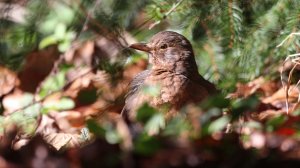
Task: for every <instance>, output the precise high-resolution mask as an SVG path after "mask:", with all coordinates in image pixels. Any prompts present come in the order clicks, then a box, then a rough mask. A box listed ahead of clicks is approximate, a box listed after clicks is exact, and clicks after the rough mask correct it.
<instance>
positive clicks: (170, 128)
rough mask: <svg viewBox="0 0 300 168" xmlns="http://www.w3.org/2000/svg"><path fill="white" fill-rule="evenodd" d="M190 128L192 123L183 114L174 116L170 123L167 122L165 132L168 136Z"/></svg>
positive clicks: (176, 134)
mask: <svg viewBox="0 0 300 168" xmlns="http://www.w3.org/2000/svg"><path fill="white" fill-rule="evenodd" d="M189 129H190V125H189V123H188V121H187V120H186V119H185V118H184V117H183V116H178V117H175V118H172V119H171V121H170V122H168V124H166V128H165V129H164V130H163V134H164V135H166V136H171V135H175V136H178V135H180V134H181V133H182V132H184V131H187V130H189Z"/></svg>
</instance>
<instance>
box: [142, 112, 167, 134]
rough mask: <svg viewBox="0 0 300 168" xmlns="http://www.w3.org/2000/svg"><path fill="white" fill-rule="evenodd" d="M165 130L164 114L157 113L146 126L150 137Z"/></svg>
mask: <svg viewBox="0 0 300 168" xmlns="http://www.w3.org/2000/svg"><path fill="white" fill-rule="evenodd" d="M163 128H165V118H164V115H163V114H162V113H156V114H155V115H153V116H152V117H151V118H150V120H149V121H148V122H147V123H146V125H145V131H146V132H147V133H148V134H149V135H155V134H158V133H159V130H160V129H163Z"/></svg>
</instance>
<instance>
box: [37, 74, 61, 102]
mask: <svg viewBox="0 0 300 168" xmlns="http://www.w3.org/2000/svg"><path fill="white" fill-rule="evenodd" d="M65 82H66V79H65V72H64V71H61V72H58V73H57V74H56V75H53V76H49V77H48V78H47V79H46V80H45V81H44V83H43V84H42V87H41V88H42V89H41V91H40V93H39V95H40V96H41V98H43V97H45V96H46V95H47V94H48V93H49V92H53V91H57V90H59V89H61V88H62V87H63V86H64V85H65Z"/></svg>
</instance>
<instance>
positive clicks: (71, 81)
mask: <svg viewBox="0 0 300 168" xmlns="http://www.w3.org/2000/svg"><path fill="white" fill-rule="evenodd" d="M94 68H95V67H93V68H91V69H90V70H88V71H87V72H85V73H83V74H81V75H79V76H77V77H76V78H74V79H72V80H70V81H68V82H67V83H66V84H65V85H64V86H63V87H62V88H60V89H58V90H55V91H52V92H50V93H48V94H47V95H46V96H45V97H43V98H41V99H39V100H34V101H33V102H31V103H30V104H28V105H26V106H23V107H21V108H19V109H17V110H14V111H12V112H10V113H9V114H13V113H15V112H18V111H22V110H25V109H26V108H28V107H30V106H33V105H35V104H38V103H41V102H43V101H44V100H46V98H48V97H49V96H52V95H54V94H55V93H59V92H61V91H62V90H64V89H65V88H66V87H68V86H69V85H70V84H72V83H73V82H74V81H75V80H77V79H78V78H81V77H83V76H85V75H87V74H89V73H90V72H92V71H93V70H94ZM7 116H8V115H7Z"/></svg>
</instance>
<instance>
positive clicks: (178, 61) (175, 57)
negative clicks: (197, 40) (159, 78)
mask: <svg viewBox="0 0 300 168" xmlns="http://www.w3.org/2000/svg"><path fill="white" fill-rule="evenodd" d="M129 47H130V48H133V49H136V50H141V51H145V52H147V53H149V63H150V64H152V69H165V70H168V71H173V72H176V73H186V71H194V70H197V65H196V62H195V58H194V53H193V49H192V45H191V43H190V42H189V40H187V39H186V38H185V37H184V36H182V35H181V34H178V33H176V32H172V31H163V32H159V33H157V34H155V35H154V36H153V37H152V38H151V40H150V41H149V42H148V43H135V44H132V45H130V46H129Z"/></svg>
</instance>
